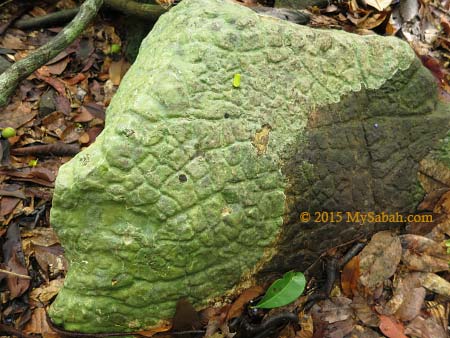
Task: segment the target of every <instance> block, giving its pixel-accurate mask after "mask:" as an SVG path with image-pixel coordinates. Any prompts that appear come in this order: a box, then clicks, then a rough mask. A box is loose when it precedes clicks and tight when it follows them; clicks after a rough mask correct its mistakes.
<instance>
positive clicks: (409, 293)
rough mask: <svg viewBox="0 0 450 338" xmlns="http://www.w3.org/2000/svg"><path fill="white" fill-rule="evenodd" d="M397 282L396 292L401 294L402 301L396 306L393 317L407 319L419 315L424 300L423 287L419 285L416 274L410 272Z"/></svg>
mask: <svg viewBox="0 0 450 338" xmlns="http://www.w3.org/2000/svg"><path fill="white" fill-rule="evenodd" d="M401 280H402V283H398V285H397V288H396V291H395V292H396V293H399V294H402V299H403V302H402V303H401V305H400V306H399V307H398V309H397V311H396V313H395V317H396V318H398V319H400V320H402V321H409V320H412V319H413V318H415V317H416V316H418V315H419V313H420V311H421V309H422V306H423V304H424V301H425V293H426V292H425V289H424V288H423V287H421V285H420V284H421V283H420V279H419V276H418V274H416V273H410V274H407V275H406V276H405V277H404V278H402V279H401Z"/></svg>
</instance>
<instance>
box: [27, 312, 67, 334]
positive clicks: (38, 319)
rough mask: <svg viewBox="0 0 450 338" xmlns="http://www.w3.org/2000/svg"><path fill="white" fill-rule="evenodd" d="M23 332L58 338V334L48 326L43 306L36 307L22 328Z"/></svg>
mask: <svg viewBox="0 0 450 338" xmlns="http://www.w3.org/2000/svg"><path fill="white" fill-rule="evenodd" d="M23 332H24V333H28V334H30V333H35V334H41V335H42V337H43V338H59V335H58V334H57V333H56V332H54V331H52V329H51V328H50V327H49V326H48V323H47V317H46V314H45V309H44V308H36V309H34V310H33V313H32V314H31V319H30V321H29V322H28V323H27V325H26V326H25V328H24V329H23Z"/></svg>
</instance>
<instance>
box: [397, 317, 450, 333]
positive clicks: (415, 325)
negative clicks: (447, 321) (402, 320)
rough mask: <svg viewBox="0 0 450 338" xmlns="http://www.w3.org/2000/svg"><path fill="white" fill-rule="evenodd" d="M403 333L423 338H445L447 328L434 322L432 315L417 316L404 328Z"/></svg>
mask: <svg viewBox="0 0 450 338" xmlns="http://www.w3.org/2000/svg"><path fill="white" fill-rule="evenodd" d="M405 333H406V334H408V335H411V336H417V337H424V338H447V337H448V335H447V328H443V327H442V326H440V325H439V324H438V323H436V322H435V320H434V318H433V317H428V318H424V317H422V316H417V317H416V318H414V319H413V320H412V321H411V322H410V323H409V324H408V325H407V326H406V329H405Z"/></svg>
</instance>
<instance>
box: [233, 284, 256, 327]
mask: <svg viewBox="0 0 450 338" xmlns="http://www.w3.org/2000/svg"><path fill="white" fill-rule="evenodd" d="M263 293H264V289H263V288H262V287H261V286H258V285H257V286H254V287H252V288H249V289H247V290H245V291H243V292H242V293H241V295H240V296H239V297H238V298H237V299H236V300H235V301H234V303H233V304H232V305H231V307H230V309H229V311H228V314H227V320H230V319H232V318H235V317H239V316H240V315H241V314H242V311H243V309H244V306H245V304H247V303H248V302H249V301H251V300H252V299H254V298H256V297H258V296H260V295H262V294H263Z"/></svg>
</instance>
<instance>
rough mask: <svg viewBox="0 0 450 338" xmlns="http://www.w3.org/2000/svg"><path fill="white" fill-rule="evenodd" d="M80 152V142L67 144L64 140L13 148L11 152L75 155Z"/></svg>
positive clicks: (19, 153) (22, 154) (18, 153)
mask: <svg viewBox="0 0 450 338" xmlns="http://www.w3.org/2000/svg"><path fill="white" fill-rule="evenodd" d="M79 152H80V146H79V145H78V144H66V143H62V142H57V143H52V144H42V145H37V146H30V147H23V148H16V149H12V150H11V154H13V155H19V156H25V155H54V156H74V155H76V154H78V153H79Z"/></svg>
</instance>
